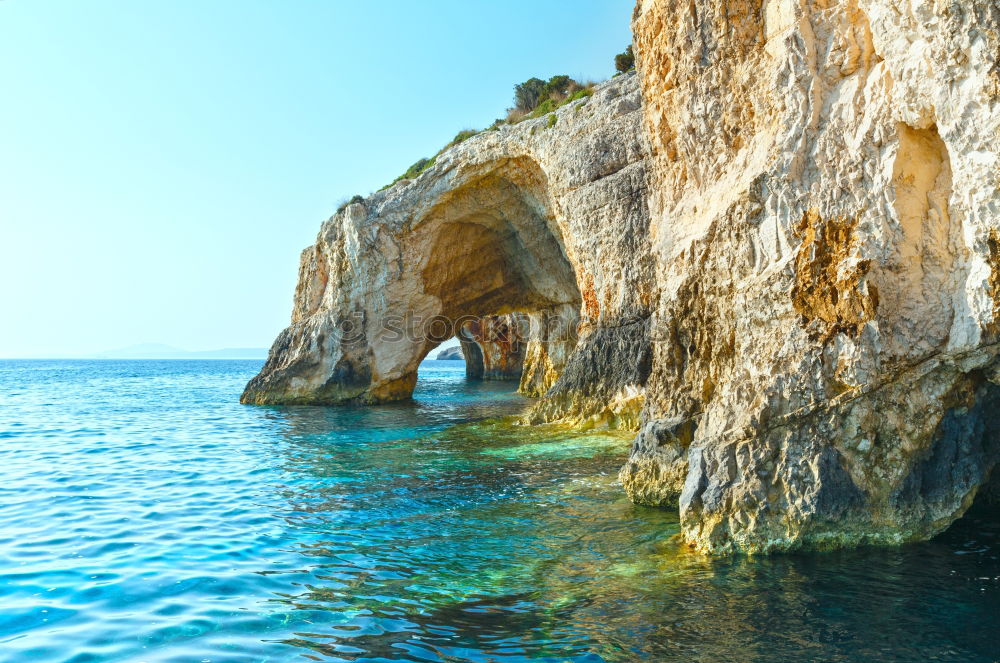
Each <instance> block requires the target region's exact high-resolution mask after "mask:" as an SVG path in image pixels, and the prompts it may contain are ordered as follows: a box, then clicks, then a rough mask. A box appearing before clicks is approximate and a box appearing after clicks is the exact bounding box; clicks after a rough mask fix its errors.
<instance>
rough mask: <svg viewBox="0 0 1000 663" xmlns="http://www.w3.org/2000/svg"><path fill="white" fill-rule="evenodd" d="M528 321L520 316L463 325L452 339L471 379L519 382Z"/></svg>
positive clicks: (481, 319)
mask: <svg viewBox="0 0 1000 663" xmlns="http://www.w3.org/2000/svg"><path fill="white" fill-rule="evenodd" d="M530 324H531V323H530V320H529V319H528V316H527V315H524V314H521V313H508V314H506V315H489V316H485V317H482V318H475V319H472V320H466V321H465V322H463V323H462V324H461V325H460V326H459V327H458V330H457V333H456V336H457V337H458V339H459V342H460V343H461V344H462V352H463V353H464V355H465V356H466V357H467V360H466V363H465V375H466V377H468V378H469V379H472V380H518V381H519V380H520V379H521V375H522V374H523V370H524V351H525V346H526V344H527V338H528V334H529V329H530Z"/></svg>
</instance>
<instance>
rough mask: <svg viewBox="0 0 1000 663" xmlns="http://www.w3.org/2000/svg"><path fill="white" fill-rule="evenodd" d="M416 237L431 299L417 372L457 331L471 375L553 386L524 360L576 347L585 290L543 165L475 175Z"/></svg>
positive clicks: (423, 283)
mask: <svg viewBox="0 0 1000 663" xmlns="http://www.w3.org/2000/svg"><path fill="white" fill-rule="evenodd" d="M412 242H413V244H414V245H415V246H422V247H427V250H426V251H424V252H422V254H421V259H419V260H417V261H415V263H414V265H413V267H414V272H415V274H416V275H417V277H418V280H419V283H418V285H419V291H420V296H422V297H428V296H429V297H430V298H432V300H431V301H432V302H433V304H434V306H433V308H432V310H433V311H434V317H433V318H432V319H430V320H429V321H425V322H423V323H422V325H423V328H424V330H425V332H426V339H425V341H424V343H423V344H422V347H415V348H413V352H414V359H415V362H414V365H413V367H412V370H417V366H418V365H419V362H420V361H422V360H423V358H424V357H426V356H428V354H429V353H430V352H431V351H432V350H433V348H435V347H437V345H438V344H439V343H440V342H441V341H443V340H445V339H446V338H449V337H451V336H455V337H456V338H458V339H459V342H460V344H461V347H462V353H463V355H464V358H465V360H466V377H467V378H468V379H473V380H480V379H481V380H507V381H512V382H516V383H518V386H519V387H521V388H522V391H526V392H527V393H529V394H532V395H537V394H538V393H541V392H543V391H544V390H545V389H546V388H547V387H548V386H549V384H536V383H539V382H541V383H544V382H545V380H546V379H547V380H548V381H549V382H551V380H552V377H551V375H552V373H553V371H551V370H549V371H547V375H548V377H547V378H546V377H545V375H539V374H538V371H536V370H532V369H531V368H530V367H529V370H528V371H525V361H526V359H529V358H531V359H533V360H536V361H537V360H538V359H540V358H543V357H545V358H548V357H549V356H550V353H549V351H548V345H549V344H552V343H554V344H561V345H568V346H569V349H571V348H572V345H574V344H575V336H574V333H575V328H576V324H577V322H578V321H579V311H580V305H581V297H580V292H579V289H578V287H577V278H576V273H575V270H574V268H573V266H572V264H571V263H570V261H569V258H568V256H567V255H566V251H565V248H564V245H563V241H562V232H561V229H560V228H559V227H558V225H557V223H556V220H555V216H554V214H553V211H552V203H551V200H550V199H549V195H548V188H547V182H546V179H545V176H544V174H543V173H542V171H541V169H540V168H539V167H538V165H537V164H536V163H535V162H534V161H532V160H529V159H513V160H508V161H505V162H503V163H499V164H493V166H492V167H491V168H490V169H489V170H487V171H485V172H483V173H482V174H481V175H479V176H474V177H470V178H469V179H468V181H467V182H465V183H464V184H463V185H462V186H459V187H456V188H455V189H453V190H452V191H450V192H449V193H448V194H447V195H446V196H443V197H442V199H441V200H440V201H438V203H437V204H435V205H434V206H433V207H432V208H431V209H430V210H429V212H428V213H427V214H426V216H425V217H424V218H423V219H422V220H421V222H420V223H418V224H415V227H414V230H413V236H412ZM556 318H557V319H558V320H559V322H560V323H561V324H558V325H554V324H552V320H553V319H556ZM554 328H558V329H559V330H560V332H561V337H560V336H557V335H556V334H555V333H552V330H553V329H554ZM567 332H568V333H567ZM568 354H569V352H568V351H567V349H566V348H560V352H558V353H557V356H558V357H564V356H567V355H568ZM529 363H530V360H529ZM526 376H527V377H528V378H529V379H528V380H527V381H526V383H525V381H524V378H525V377H526ZM414 382H415V381H414Z"/></svg>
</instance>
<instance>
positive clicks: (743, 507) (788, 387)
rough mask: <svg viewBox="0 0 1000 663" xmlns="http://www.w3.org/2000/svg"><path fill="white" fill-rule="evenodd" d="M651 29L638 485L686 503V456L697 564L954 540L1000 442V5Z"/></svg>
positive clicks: (861, 4)
mask: <svg viewBox="0 0 1000 663" xmlns="http://www.w3.org/2000/svg"><path fill="white" fill-rule="evenodd" d="M633 18H634V21H633V30H634V33H635V42H636V51H637V54H638V68H639V71H640V76H641V78H642V90H643V96H644V99H645V106H644V112H645V121H646V127H647V132H648V134H649V138H650V141H651V153H652V154H651V158H650V183H649V186H650V192H651V194H650V198H649V200H650V219H651V220H650V238H651V243H652V246H653V253H654V259H655V261H656V268H655V272H656V277H655V280H656V283H657V285H658V287H659V288H660V293H661V296H660V297H659V299H658V302H657V305H656V306H655V307H654V313H653V317H652V327H653V330H654V332H653V334H654V339H655V340H654V353H653V358H654V360H653V365H652V373H651V376H650V379H649V383H648V385H647V394H646V406H645V411H644V420H645V421H647V422H649V423H647V424H646V426H647V428H644V433H643V434H642V435H640V436H639V437H638V438H637V440H636V442H635V444H634V446H633V452H632V456H631V458H630V460H629V462H628V464H627V465H626V467H625V468H623V472H622V478H623V482H624V484H625V487H626V489H627V490H628V492H629V494H630V495H631V496H632V498H633V499H635V500H636V501H639V502H645V503H662V502H665V501H669V499H670V498H671V495H676V491H677V479H676V476H677V473H678V463H679V462H683V461H679V460H678V458H679V457H680V455H683V454H678V451H677V449H678V448H682V449H684V450H685V451H686V455H687V462H688V471H687V473H686V479H685V483H684V486H683V490H682V492H681V494H680V496H679V501H680V509H681V516H682V525H683V535H684V537H685V538H686V539H687V541H688V542H689V543H690V544H691V545H692V546H694V547H696V548H698V549H700V550H704V551H709V552H726V551H732V550H744V551H768V550H775V549H788V548H794V547H798V546H816V547H825V546H839V545H851V544H857V543H887V542H900V541H906V540H911V539H919V538H926V537H929V536H932V535H934V534H935V533H937V532H939V531H941V530H942V529H943V528H944V527H946V526H947V525H948V524H949V523H951V522H952V521H953V520H954V519H955V518H957V517H958V516H959V515H961V514H962V512H963V511H964V510H965V508H966V507H967V506H968V505H969V504H970V503H971V502H972V500H973V499H974V496H975V494H976V491H977V490H978V488H979V486H980V485H982V484H983V483H985V482H986V481H987V480H988V477H989V475H990V472H991V470H992V468H993V467H994V466H995V465H996V463H997V459H998V453H1000V450H998V445H997V441H996V431H995V428H996V427H995V424H993V423H992V422H991V419H992V416H991V415H989V414H987V413H988V412H989V411H990V409H991V408H992V407H993V403H994V402H995V401H996V398H997V395H996V390H997V387H996V386H995V383H996V380H995V377H994V376H995V373H996V353H997V347H996V345H995V343H996V341H997V311H998V308H997V304H996V302H997V298H996V296H995V291H996V286H995V283H996V282H997V279H996V278H994V274H995V273H996V265H997V264H998V263H997V261H996V257H995V256H996V253H997V252H996V248H995V247H996V246H997V243H996V241H995V239H993V238H995V237H996V232H997V230H996V229H997V228H998V227H1000V216H998V215H1000V195H998V184H1000V176H998V175H1000V160H998V153H1000V98H998V94H997V91H998V87H997V71H998V59H1000V37H998V34H1000V33H998V27H1000V5H997V4H996V3H994V2H991V1H990V0H968V1H964V2H958V1H950V2H949V1H943V2H942V1H932V0H858V1H856V0H813V1H809V0H766V1H764V2H749V1H739V0H701V1H698V2H693V3H688V4H686V5H683V6H681V5H678V4H677V3H675V2H670V1H669V0H642V1H641V2H640V3H639V4H638V6H637V8H636V12H635V15H634V17H633ZM658 422H661V423H658ZM656 425H659V426H660V428H659V429H656V430H663V431H673V430H692V431H693V432H691V434H690V436H689V437H687V436H684V435H677V434H667V433H662V434H657V435H652V434H650V433H649V432H648V431H649V427H650V426H656ZM661 439H662V440H664V443H663V444H665V445H666V446H665V449H666V451H663V450H662V449H663V448H664V447H662V446H658V443H657V442H656V441H657V440H661Z"/></svg>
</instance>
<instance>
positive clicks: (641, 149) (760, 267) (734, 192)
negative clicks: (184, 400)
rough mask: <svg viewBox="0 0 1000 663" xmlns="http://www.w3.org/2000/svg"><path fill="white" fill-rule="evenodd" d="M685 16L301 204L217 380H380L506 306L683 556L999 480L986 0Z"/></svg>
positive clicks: (788, 540)
mask: <svg viewBox="0 0 1000 663" xmlns="http://www.w3.org/2000/svg"><path fill="white" fill-rule="evenodd" d="M691 9H692V11H687V10H686V9H685V10H684V11H681V10H679V9H678V8H677V7H676V3H673V2H670V1H669V0H641V1H640V2H639V3H638V5H637V7H636V11H635V13H634V15H633V32H634V35H635V50H636V55H637V65H638V72H639V73H638V74H637V75H635V74H630V75H626V76H622V77H619V78H616V79H613V80H612V81H609V82H608V83H605V84H603V85H601V86H599V87H598V88H597V90H596V92H595V94H594V95H593V97H591V98H589V99H585V100H581V101H577V102H575V103H573V104H570V105H568V106H566V107H564V108H562V109H560V110H559V111H557V113H556V114H555V115H554V116H552V117H551V118H540V119H538V120H531V121H527V122H523V123H521V124H517V125H514V126H502V127H501V128H500V129H499V130H496V131H486V132H483V133H481V134H479V135H478V136H475V137H473V138H471V139H469V140H467V141H465V142H463V143H461V144H460V145H458V146H456V147H453V148H451V149H450V150H448V151H446V152H445V153H443V154H442V155H440V156H439V157H438V159H437V161H436V163H435V165H434V166H433V167H432V168H430V169H429V170H427V171H426V172H425V173H424V174H422V175H421V176H420V177H418V178H417V179H415V180H412V181H409V180H407V181H402V182H400V183H398V184H396V185H394V186H392V187H390V188H389V189H387V190H386V191H384V192H379V193H377V194H373V195H372V196H371V197H369V198H368V199H366V200H365V201H364V202H363V203H358V204H352V205H349V206H348V207H347V208H346V209H344V210H343V211H342V212H340V213H338V214H337V215H335V216H334V217H333V218H331V219H330V220H328V221H327V222H326V223H325V224H324V225H323V228H322V230H321V232H320V235H319V237H318V238H317V242H316V244H315V246H313V247H310V248H309V249H307V250H306V252H305V253H304V254H303V258H302V266H301V269H300V278H299V286H298V290H297V292H296V299H295V309H294V313H293V320H292V325H291V326H290V327H289V328H288V329H287V330H285V331H284V332H282V334H281V335H280V336H279V338H278V340H277V341H276V342H275V345H274V347H273V348H272V350H271V354H270V357H269V359H268V362H267V364H266V365H265V367H264V370H263V371H262V372H261V374H260V375H259V376H257V377H256V378H254V380H253V381H251V383H250V384H249V385H248V386H247V390H246V392H245V393H244V395H243V401H244V402H249V403H334V402H342V401H351V400H356V401H364V402H379V401H385V400H393V399H399V398H406V397H409V395H410V394H411V392H412V389H413V385H414V383H415V380H416V366H417V364H418V363H419V361H420V360H421V359H422V358H423V357H424V356H425V355H426V354H427V352H429V351H430V349H431V348H433V347H434V346H435V345H436V344H437V343H438V342H440V340H443V338H447V337H450V336H451V335H454V334H455V333H458V331H459V330H460V329H461V328H462V327H463V325H464V324H465V320H464V319H463V316H495V315H505V314H510V313H514V312H517V313H519V314H521V315H522V316H525V317H526V319H527V324H526V327H527V331H526V333H525V334H524V335H523V339H524V349H523V368H522V370H521V378H520V379H521V382H520V388H521V391H523V392H524V393H527V394H530V395H537V396H540V397H541V398H540V400H539V402H538V403H537V405H536V406H535V407H534V409H533V411H532V412H531V413H530V414H529V415H528V417H527V418H528V419H529V420H530V421H566V422H572V423H577V424H586V425H610V426H621V427H625V428H632V429H635V430H638V431H639V433H638V435H637V436H636V438H635V441H634V442H633V446H632V451H631V454H630V456H629V458H628V461H627V463H626V465H625V466H624V467H623V469H622V472H621V480H622V483H623V485H624V488H625V490H626V492H627V493H628V494H629V496H630V497H631V498H632V499H633V500H634V501H636V502H639V503H645V504H657V505H669V504H674V503H677V504H678V505H679V509H680V513H681V522H682V528H683V537H684V538H685V539H686V540H687V541H688V542H689V544H690V545H691V546H693V547H694V548H697V549H699V550H702V551H706V552H711V553H725V552H733V551H746V552H758V551H771V550H786V549H793V548H797V547H803V546H807V547H835V546H844V545H856V544H863V543H899V542H904V541H909V540H915V539H924V538H928V537H931V536H933V535H935V534H936V533H938V532H940V531H942V530H943V529H944V528H946V527H947V526H948V525H949V524H950V523H951V522H953V521H954V520H955V519H956V518H958V517H959V516H961V515H962V513H963V512H964V511H965V510H966V509H967V508H968V507H969V505H970V504H971V503H972V502H973V500H974V499H975V498H976V495H977V493H978V492H979V491H980V490H981V489H982V490H983V492H984V493H986V492H990V493H993V492H995V491H994V488H989V489H986V488H983V487H984V486H987V485H990V486H995V485H996V479H995V478H994V479H993V480H992V483H990V482H991V479H990V477H991V476H993V477H996V476H997V475H998V472H1000V470H996V466H997V464H998V460H1000V444H998V439H1000V431H998V430H997V424H996V423H995V421H996V417H995V415H994V412H995V411H996V406H997V405H998V404H1000V402H998V399H1000V386H998V385H1000V362H998V359H997V353H998V348H1000V192H998V188H1000V55H998V54H1000V6H998V5H997V4H996V3H995V2H993V1H992V0H966V1H964V2H957V1H951V2H939V1H933V0H831V1H830V2H824V3H814V2H810V1H808V0H767V1H766V2H764V3H763V5H762V4H761V3H757V2H743V1H740V0H737V1H735V2H734V1H733V0H698V2H696V3H694V4H692V6H691ZM640 90H641V97H640ZM438 318H440V319H442V320H444V322H442V323H438V327H439V328H440V329H439V330H438V332H439V333H431V332H432V331H433V330H432V327H433V324H434V323H433V322H432V321H434V320H437V319H438ZM398 321H402V322H398ZM397 322H398V324H397ZM407 325H409V326H407ZM397 327H398V329H397Z"/></svg>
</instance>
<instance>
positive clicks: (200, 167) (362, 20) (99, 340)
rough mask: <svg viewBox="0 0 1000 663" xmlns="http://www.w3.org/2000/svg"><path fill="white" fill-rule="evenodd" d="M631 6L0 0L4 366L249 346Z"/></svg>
mask: <svg viewBox="0 0 1000 663" xmlns="http://www.w3.org/2000/svg"><path fill="white" fill-rule="evenodd" d="M632 5H633V2H632V1H631V0H573V1H572V2H570V1H569V0H566V1H559V2H557V1H555V0H530V1H528V0H506V1H505V2H502V3H496V2H480V1H476V0H460V1H452V0H424V1H423V2H414V1H413V0H406V1H398V2H397V1H394V0H381V1H380V2H357V1H356V0H353V1H350V2H348V1H340V0H295V1H292V2H286V1H283V0H280V1H279V0H267V1H264V0H212V1H211V2H205V1H204V0H158V1H153V0H145V1H142V0H135V1H131V2H122V1H120V0H44V1H40V0H0V316H2V318H0V357H50V356H85V355H87V354H92V353H96V352H100V351H102V350H107V349H110V348H117V347H123V346H128V345H132V344H139V343H166V344H169V345H173V346H177V347H181V348H184V349H188V350H209V349H216V348H224V347H267V346H269V345H270V344H271V342H272V341H273V339H274V337H275V336H276V335H277V333H278V332H279V331H280V330H281V329H282V328H283V327H285V326H286V325H287V324H288V321H289V316H290V313H291V305H292V295H293V293H294V288H295V280H296V276H297V269H298V256H299V253H300V252H301V251H302V249H304V248H305V247H306V246H308V245H309V244H311V243H312V241H313V238H314V237H315V235H316V233H317V231H318V230H319V226H320V223H321V222H322V221H323V220H324V219H326V218H327V217H329V216H330V215H331V214H332V213H333V212H334V210H335V209H336V206H337V204H338V203H339V202H340V201H342V200H344V199H346V198H348V197H350V196H352V195H354V194H362V195H366V194H368V193H370V192H372V191H375V190H377V189H378V188H380V187H381V186H382V185H384V184H386V183H387V182H390V181H392V180H393V179H394V178H395V177H396V176H398V175H399V174H400V173H402V172H403V171H404V170H405V169H406V168H407V166H409V165H410V164H411V163H413V162H414V161H416V160H417V159H418V158H420V157H425V156H430V155H432V154H434V153H435V152H436V151H437V150H438V149H439V148H440V147H441V146H442V145H444V144H445V143H447V142H448V141H449V140H450V139H451V138H452V137H453V136H454V135H455V133H457V132H458V131H459V130H460V129H463V128H470V127H471V128H483V127H485V126H487V125H489V124H490V123H491V122H492V121H493V120H494V119H495V118H497V117H501V116H503V115H504V113H505V109H506V108H507V107H509V106H510V105H511V102H512V96H513V95H512V87H513V85H514V84H515V83H517V82H520V81H523V80H525V79H527V78H530V77H532V76H538V77H540V78H547V77H549V76H552V75H555V74H568V75H570V76H572V77H574V78H577V79H579V80H584V79H593V80H603V79H605V78H608V77H609V76H610V75H611V74H613V73H614V64H613V58H614V55H615V54H616V53H618V52H620V51H622V50H623V49H624V48H625V46H626V45H627V44H628V43H629V41H630V39H631V35H630V33H629V24H628V23H629V18H630V15H631V10H632Z"/></svg>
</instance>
